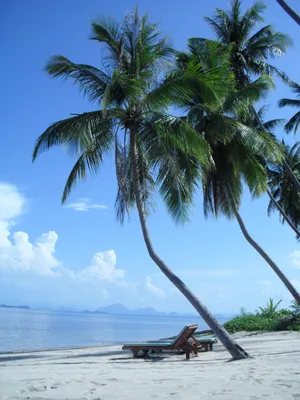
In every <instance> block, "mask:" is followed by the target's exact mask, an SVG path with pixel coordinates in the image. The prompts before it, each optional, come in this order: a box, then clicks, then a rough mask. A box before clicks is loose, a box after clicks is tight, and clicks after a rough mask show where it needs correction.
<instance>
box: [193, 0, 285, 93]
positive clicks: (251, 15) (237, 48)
mask: <svg viewBox="0 0 300 400" xmlns="http://www.w3.org/2000/svg"><path fill="white" fill-rule="evenodd" d="M265 9H266V5H265V4H264V3H262V2H261V1H256V2H255V3H254V4H253V6H252V7H250V8H249V9H248V10H247V11H246V12H245V13H244V14H242V10H241V0H233V1H232V2H231V3H230V10H229V11H228V12H226V11H224V10H221V9H216V12H215V15H214V17H213V18H210V17H205V20H206V22H207V23H208V24H209V25H210V27H211V28H212V29H213V31H214V32H215V34H216V36H217V40H218V41H219V42H220V43H221V44H222V45H223V46H225V47H229V46H230V48H231V67H232V70H233V72H234V75H235V77H236V80H237V82H238V84H239V85H241V86H243V85H245V84H247V83H249V82H250V81H251V78H252V77H257V76H260V75H278V76H280V77H281V78H284V79H288V78H287V76H286V75H285V74H284V72H282V71H280V70H279V69H278V68H277V67H275V66H274V65H272V64H270V63H269V59H270V58H275V57H280V56H283V55H284V54H285V52H286V50H287V48H288V47H289V46H291V45H292V41H291V39H290V38H289V37H288V36H287V35H285V34H283V33H280V32H276V31H274V29H273V28H272V26H271V25H266V26H263V27H261V28H260V29H259V30H258V31H256V32H253V30H254V28H256V27H257V26H258V25H260V24H262V23H263V22H264V19H263V17H262V13H263V12H264V11H265ZM197 40H199V39H197Z"/></svg>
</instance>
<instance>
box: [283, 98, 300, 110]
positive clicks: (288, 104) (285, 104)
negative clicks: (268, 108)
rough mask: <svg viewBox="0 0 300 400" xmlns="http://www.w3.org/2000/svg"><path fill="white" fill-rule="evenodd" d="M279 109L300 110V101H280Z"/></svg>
mask: <svg viewBox="0 0 300 400" xmlns="http://www.w3.org/2000/svg"><path fill="white" fill-rule="evenodd" d="M278 107H280V108H283V107H297V108H300V100H295V99H280V100H279V101H278Z"/></svg>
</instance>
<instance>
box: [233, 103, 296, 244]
mask: <svg viewBox="0 0 300 400" xmlns="http://www.w3.org/2000/svg"><path fill="white" fill-rule="evenodd" d="M267 109H268V107H267V106H266V105H264V106H262V107H261V108H260V109H259V110H258V112H257V114H258V117H259V119H260V121H263V120H264V117H265V114H266V111H267ZM245 117H246V119H245ZM239 119H240V120H242V121H243V122H244V123H245V124H246V125H252V126H254V127H255V128H256V129H257V130H259V129H260V124H258V123H257V121H253V120H252V119H251V114H250V115H249V114H246V115H243V116H242V118H241V116H239ZM255 122H256V123H255ZM283 123H284V120H283V119H279V118H277V119H273V120H270V121H267V122H263V127H264V131H265V132H270V134H271V131H272V130H273V129H274V128H276V127H278V126H282V125H283ZM283 146H284V143H283ZM283 154H284V155H285V157H286V160H287V162H288V164H289V165H290V162H289V161H290V160H289V157H288V152H287V151H286V148H285V147H283ZM261 162H262V164H263V165H264V166H265V168H267V172H268V175H269V176H270V175H271V176H272V172H273V168H277V164H275V165H272V166H268V165H265V163H264V160H261ZM278 165H281V169H284V170H285V174H288V172H287V171H286V167H285V166H284V165H283V164H282V163H279V164H278ZM291 169H292V171H293V173H294V175H295V176H296V177H298V174H297V173H296V172H295V170H294V168H293V164H291ZM287 176H288V178H289V181H290V184H291V185H292V186H293V188H294V190H295V185H293V182H292V181H291V178H290V175H289V174H288V175H287ZM270 184H271V183H270V181H269V185H268V188H267V190H266V192H267V194H268V196H269V197H270V205H272V206H271V207H272V209H273V208H274V209H275V208H276V209H277V211H279V213H280V215H281V221H282V223H283V222H284V221H285V222H287V224H288V225H289V226H290V227H291V228H292V229H293V231H294V232H295V233H296V237H297V238H299V237H300V230H299V229H298V228H297V225H295V224H294V223H293V221H292V219H291V218H290V217H289V215H288V214H287V213H286V212H285V210H284V209H283V208H282V207H281V205H280V203H278V201H277V200H276V199H275V197H274V196H273V194H272V191H271V190H270V188H269V186H270ZM296 193H297V190H296ZM269 215H270V213H269Z"/></svg>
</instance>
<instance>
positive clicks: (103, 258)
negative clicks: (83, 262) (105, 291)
mask: <svg viewBox="0 0 300 400" xmlns="http://www.w3.org/2000/svg"><path fill="white" fill-rule="evenodd" d="M116 262H117V256H116V253H115V252H114V250H108V251H105V252H103V253H99V252H98V253H96V254H95V255H94V257H93V259H92V265H91V266H90V267H87V268H85V269H84V270H83V271H81V272H80V275H81V276H82V277H83V278H85V277H95V278H99V279H100V280H103V281H108V282H117V281H120V280H122V279H123V278H124V275H125V271H124V270H122V269H117V268H116Z"/></svg>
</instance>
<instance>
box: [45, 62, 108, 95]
mask: <svg viewBox="0 0 300 400" xmlns="http://www.w3.org/2000/svg"><path fill="white" fill-rule="evenodd" d="M45 69H46V71H47V72H48V73H49V74H50V75H52V76H53V78H62V79H68V78H71V79H72V80H73V81H74V83H75V84H78V85H79V89H80V90H81V91H82V92H83V93H84V95H87V96H88V97H89V99H90V100H91V101H93V102H97V103H99V102H101V100H102V98H103V94H104V92H105V89H106V88H107V86H108V85H109V84H110V82H111V79H110V77H109V76H108V75H106V74H105V73H104V72H103V71H101V70H99V69H98V68H95V67H93V66H91V65H87V64H74V63H73V62H71V61H70V60H68V59H67V58H65V57H63V56H53V57H52V58H51V59H50V60H49V61H48V63H47V65H46V67H45Z"/></svg>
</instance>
